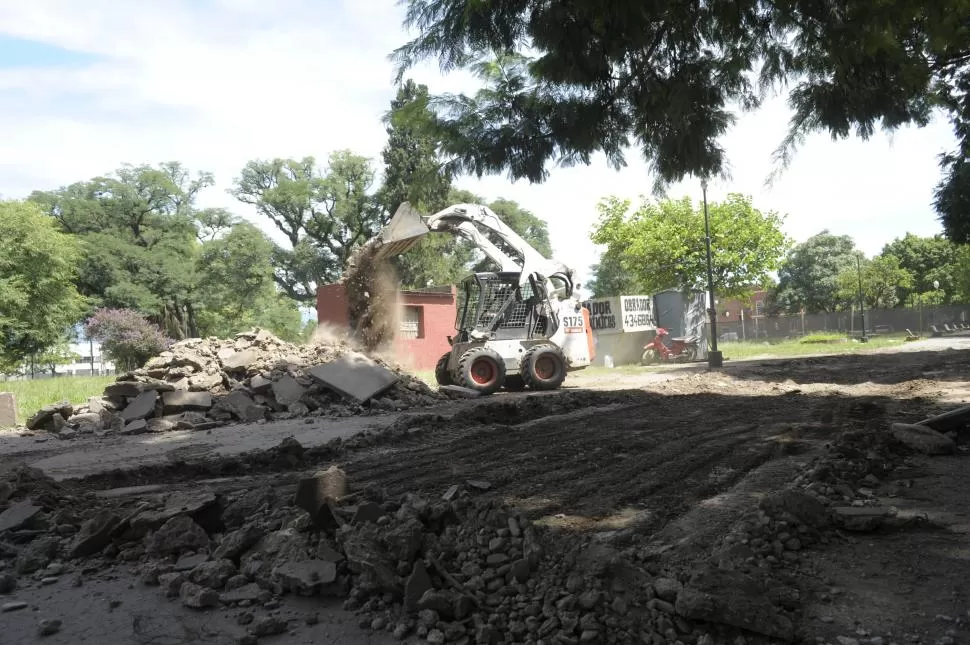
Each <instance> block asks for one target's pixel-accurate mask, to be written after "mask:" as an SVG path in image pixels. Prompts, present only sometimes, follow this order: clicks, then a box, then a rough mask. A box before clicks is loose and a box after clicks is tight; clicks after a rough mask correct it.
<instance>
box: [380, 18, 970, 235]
mask: <svg viewBox="0 0 970 645" xmlns="http://www.w3.org/2000/svg"><path fill="white" fill-rule="evenodd" d="M404 2H405V4H406V6H407V13H406V18H405V27H406V28H407V29H409V30H412V31H414V32H416V33H417V35H416V37H415V38H414V39H413V40H411V41H410V42H408V43H406V44H405V45H404V46H402V47H400V48H399V49H398V50H397V51H396V52H395V53H394V57H395V59H396V61H397V64H398V73H399V76H400V75H403V74H404V73H405V72H406V71H407V69H409V68H411V67H412V66H414V65H416V64H417V63H419V62H421V61H423V60H426V59H437V61H438V62H439V64H440V66H441V68H442V69H443V70H445V71H448V70H452V69H459V68H464V69H467V70H469V71H473V72H475V73H477V74H478V75H479V76H480V77H481V78H482V81H483V85H484V88H483V89H482V91H480V92H478V93H477V94H476V95H474V96H463V95H462V96H445V97H442V98H441V99H440V100H439V101H437V111H438V117H439V123H438V124H437V127H438V129H439V131H440V132H441V133H442V136H443V137H444V142H443V143H444V145H443V149H444V150H445V151H446V152H448V153H449V154H451V155H453V156H454V157H455V159H456V164H458V165H460V166H461V167H462V168H463V169H465V170H467V171H471V172H475V173H477V174H482V173H485V172H497V171H503V170H505V171H508V172H509V174H510V175H511V176H512V177H515V178H521V177H525V178H528V179H529V180H530V181H534V182H535V181H541V180H542V179H544V178H545V176H546V172H547V170H546V169H547V167H548V166H549V164H551V163H556V162H558V163H567V164H568V163H589V161H590V159H591V157H592V154H593V153H595V152H602V153H604V154H605V156H606V158H607V160H608V161H609V162H610V163H611V164H612V165H614V166H621V165H623V163H624V151H625V149H627V148H628V147H635V148H637V149H639V150H641V151H642V154H643V155H644V157H645V158H646V159H647V161H648V162H650V163H651V164H652V165H653V168H654V170H655V171H656V173H657V177H658V179H659V181H660V182H662V183H669V182H676V181H678V180H681V179H683V178H684V177H686V176H689V175H693V176H699V177H712V176H714V175H717V174H721V173H723V172H724V170H725V169H726V167H727V159H726V157H725V152H724V149H723V147H722V146H721V145H720V139H721V137H722V135H723V134H724V133H725V132H726V131H727V129H728V128H729V127H730V125H731V124H732V123H733V121H734V118H735V117H734V114H733V110H734V109H735V107H740V108H741V109H746V110H749V109H754V108H756V107H757V106H758V105H759V104H760V103H761V100H762V98H763V96H764V95H765V94H766V93H767V91H769V90H773V89H781V90H784V91H786V92H787V96H788V101H789V104H790V106H791V107H792V109H793V111H794V114H793V117H792V119H791V123H790V129H789V133H788V135H787V136H786V137H785V139H784V140H783V141H782V142H781V145H780V146H779V148H778V151H777V153H776V156H777V160H778V161H779V163H780V164H781V166H784V165H786V164H787V163H788V162H789V161H790V160H791V158H792V155H793V152H794V150H795V148H796V147H797V145H798V144H799V143H801V142H802V141H803V140H804V138H805V137H806V136H807V135H808V134H809V133H811V132H816V131H824V132H827V133H829V134H831V135H832V136H833V137H834V138H845V137H848V136H850V135H853V134H855V135H857V136H860V137H863V138H868V137H869V136H871V135H872V133H873V132H875V130H876V129H877V128H882V129H884V130H889V131H892V130H894V129H896V128H898V127H900V126H902V125H906V124H913V125H916V126H924V125H926V124H927V123H928V122H929V121H930V118H931V116H932V114H933V112H934V110H936V111H942V112H943V113H944V114H946V115H947V116H948V117H949V118H950V120H951V122H952V123H953V128H954V132H955V134H956V136H957V139H958V145H957V149H956V150H955V151H953V152H952V153H950V154H948V155H945V156H944V157H943V158H942V159H941V165H942V168H943V171H944V178H943V181H942V182H941V184H940V186H939V188H938V190H937V194H936V207H937V209H938V211H939V212H940V214H941V219H942V220H943V223H944V225H945V228H946V230H947V233H948V236H949V237H950V238H951V239H953V240H954V241H956V242H960V243H963V242H967V241H970V215H968V213H970V160H968V159H967V156H968V152H970V98H968V95H967V88H968V87H970V54H968V52H970V27H968V25H970V4H968V3H966V2H964V1H963V0H939V1H938V2H934V3H926V2H922V1H919V2H918V1H917V0H899V1H895V2H870V1H868V0H832V1H831V2H824V3H820V2H817V1H815V0H786V1H783V2H764V1H762V0H710V1H708V2H703V3H697V2H680V1H678V0H655V1H653V2H650V3H647V4H644V3H636V2H627V3H622V2H618V3H607V4H604V3H602V2H599V1H596V0H548V1H543V2H539V1H538V0H515V1H513V2H481V1H479V0H404ZM525 51H529V52H530V53H531V54H532V56H531V57H526V56H524V55H522V52H525ZM496 53H497V54H498V55H496ZM432 103H435V102H434V101H432Z"/></svg>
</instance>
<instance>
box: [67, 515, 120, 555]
mask: <svg viewBox="0 0 970 645" xmlns="http://www.w3.org/2000/svg"><path fill="white" fill-rule="evenodd" d="M120 524H121V517H119V516H118V515H116V514H114V513H112V512H111V511H108V510H102V511H98V512H97V513H96V514H95V516H94V517H92V518H91V519H89V520H88V521H87V522H85V523H84V524H83V525H81V530H80V531H79V532H78V534H77V537H75V538H74V544H73V545H71V557H72V558H84V557H87V556H90V555H94V554H96V553H100V552H101V551H102V549H104V548H105V547H106V546H108V544H110V542H111V534H112V533H113V532H114V530H115V529H116V528H118V525H120Z"/></svg>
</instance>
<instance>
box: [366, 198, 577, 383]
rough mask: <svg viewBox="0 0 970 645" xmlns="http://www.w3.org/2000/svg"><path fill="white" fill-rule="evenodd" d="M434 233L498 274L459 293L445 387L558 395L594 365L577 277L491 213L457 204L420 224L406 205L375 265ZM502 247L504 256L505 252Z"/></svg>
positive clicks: (383, 237)
mask: <svg viewBox="0 0 970 645" xmlns="http://www.w3.org/2000/svg"><path fill="white" fill-rule="evenodd" d="M429 233H448V234H451V235H456V236H459V237H462V238H464V239H466V240H468V241H469V242H471V243H472V244H473V245H475V246H477V247H478V248H479V249H481V250H482V252H483V253H485V255H487V256H488V257H489V258H491V259H492V260H493V261H494V262H495V264H496V265H497V266H498V271H496V272H492V273H475V274H474V275H470V276H468V277H467V278H465V279H464V280H463V281H462V283H461V284H460V285H459V287H458V315H457V321H456V324H455V327H456V329H457V334H456V335H455V336H453V337H449V338H448V342H449V344H450V345H451V351H450V352H448V353H447V354H445V355H444V356H442V357H441V359H440V360H439V361H438V365H437V367H436V368H435V377H436V379H437V381H438V384H439V385H460V386H462V387H466V388H470V389H472V390H475V391H477V392H480V393H482V394H492V393H494V392H496V391H498V390H499V389H501V388H502V387H504V388H505V389H507V390H522V389H524V388H529V389H532V390H553V389H556V388H558V387H559V386H560V385H562V383H563V381H564V380H565V378H566V374H567V372H570V371H573V370H578V369H582V368H584V367H588V366H589V364H590V362H591V361H592V359H593V357H594V356H593V339H592V332H591V330H590V324H589V312H588V311H587V310H586V309H585V308H583V307H582V305H581V304H580V302H579V299H578V297H577V296H576V295H574V292H575V290H576V288H577V287H578V285H574V284H573V279H572V270H571V269H569V268H568V267H566V266H565V265H564V264H562V263H560V262H557V261H555V260H549V259H547V258H545V257H543V255H542V254H541V253H539V252H538V251H536V250H535V249H534V248H533V247H532V246H531V245H530V244H529V243H528V242H526V241H525V240H523V239H522V238H521V237H520V236H519V235H518V234H517V233H516V232H515V231H513V230H512V229H511V228H509V227H508V226H506V225H505V223H504V222H502V221H501V220H500V219H499V217H498V216H497V215H496V214H495V213H494V212H493V211H492V210H491V209H489V208H488V207H486V206H481V205H478V204H455V205H453V206H449V207H448V208H445V209H443V210H441V211H439V212H437V213H435V214H434V215H430V216H422V215H420V214H419V213H418V212H417V211H415V210H414V209H413V208H412V207H411V205H410V204H408V203H407V202H405V203H404V204H402V205H401V206H400V207H399V208H398V210H397V212H396V213H395V214H394V217H393V218H392V219H391V221H390V222H389V223H388V225H387V226H386V227H384V229H383V230H382V231H381V232H380V233H379V234H378V237H377V239H376V240H374V241H373V243H374V244H375V246H376V247H377V249H376V251H375V258H376V259H384V258H390V257H392V256H396V255H400V254H401V253H405V252H406V251H407V250H408V249H410V248H411V247H413V246H414V245H415V244H417V243H418V242H419V241H420V240H421V239H422V238H423V237H424V236H425V235H428V234H429ZM499 245H501V248H500V247H499Z"/></svg>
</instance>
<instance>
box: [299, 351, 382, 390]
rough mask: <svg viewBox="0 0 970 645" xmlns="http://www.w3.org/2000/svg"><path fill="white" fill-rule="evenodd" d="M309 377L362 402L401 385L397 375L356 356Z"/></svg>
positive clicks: (316, 369)
mask: <svg viewBox="0 0 970 645" xmlns="http://www.w3.org/2000/svg"><path fill="white" fill-rule="evenodd" d="M310 374H311V375H313V377H314V378H316V379H317V380H319V381H320V382H322V383H323V384H324V385H326V386H327V387H329V388H331V389H333V390H335V391H337V392H339V393H340V394H343V395H344V396H347V397H350V398H352V399H356V400H358V401H360V402H364V401H367V400H369V399H371V398H373V397H375V396H377V395H378V394H380V393H382V392H384V391H385V390H387V389H389V388H390V387H391V386H392V385H394V384H395V383H397V381H398V376H397V374H395V373H394V372H392V371H391V370H389V369H387V368H385V367H381V366H380V365H378V364H377V363H375V362H374V361H372V360H371V359H369V358H368V357H366V356H364V355H363V354H358V353H355V352H354V353H350V354H345V355H344V356H341V357H340V358H338V359H337V360H335V361H331V362H330V363H327V364H326V365H317V366H315V367H311V368H310Z"/></svg>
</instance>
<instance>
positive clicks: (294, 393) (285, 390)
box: [254, 374, 306, 405]
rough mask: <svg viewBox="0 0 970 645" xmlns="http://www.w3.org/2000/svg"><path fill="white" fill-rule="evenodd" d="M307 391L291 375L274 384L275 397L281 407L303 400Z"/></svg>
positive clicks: (284, 376) (286, 375)
mask: <svg viewBox="0 0 970 645" xmlns="http://www.w3.org/2000/svg"><path fill="white" fill-rule="evenodd" d="M254 380H255V379H254ZM305 391H306V388H305V387H303V386H302V385H300V384H299V383H298V382H297V381H296V379H295V378H293V377H292V376H290V375H289V374H284V375H283V377H282V378H280V380H278V381H276V382H275V383H273V396H274V397H275V398H276V401H277V403H279V404H280V405H292V404H294V403H296V402H297V401H299V400H300V399H301V398H303V393H304V392H305Z"/></svg>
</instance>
